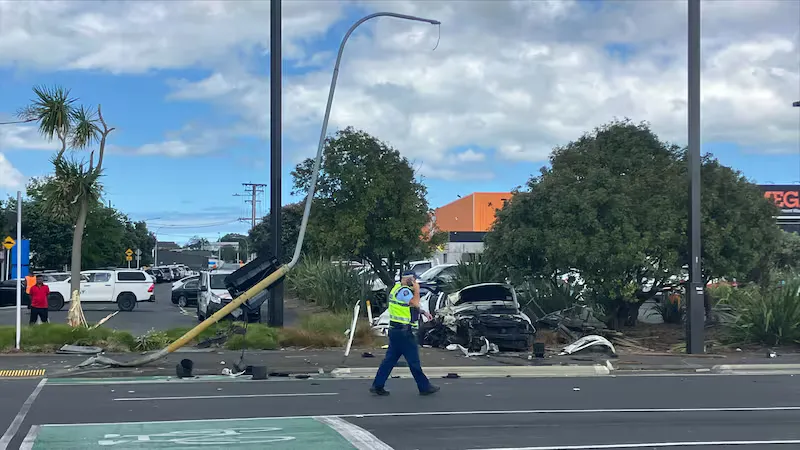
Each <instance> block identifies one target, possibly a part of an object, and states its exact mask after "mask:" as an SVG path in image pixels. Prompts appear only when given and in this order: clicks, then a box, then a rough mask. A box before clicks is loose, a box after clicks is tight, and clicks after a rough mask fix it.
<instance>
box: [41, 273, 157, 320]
mask: <svg viewBox="0 0 800 450" xmlns="http://www.w3.org/2000/svg"><path fill="white" fill-rule="evenodd" d="M70 280H71V278H67V279H66V280H64V281H58V282H51V283H46V284H47V286H48V287H50V296H49V297H48V299H47V301H48V309H50V310H51V311H58V310H60V309H62V308H63V307H64V304H65V303H67V302H69V301H70V299H71V298H72V296H71V295H70ZM154 301H156V298H155V280H153V278H152V277H151V276H150V275H148V274H147V273H146V272H145V271H143V270H138V269H117V270H86V271H83V272H81V302H84V303H116V304H117V307H118V308H119V309H120V311H133V309H134V308H136V304H137V303H138V302H154Z"/></svg>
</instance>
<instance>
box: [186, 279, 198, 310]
mask: <svg viewBox="0 0 800 450" xmlns="http://www.w3.org/2000/svg"><path fill="white" fill-rule="evenodd" d="M181 289H182V291H183V292H182V294H183V295H185V296H186V299H187V300H188V301H189V304H190V305H191V304H195V303H197V297H198V294H199V293H200V280H198V279H192V280H189V281H187V282H186V283H184V285H183V288H181Z"/></svg>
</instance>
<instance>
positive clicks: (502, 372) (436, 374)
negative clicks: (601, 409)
mask: <svg viewBox="0 0 800 450" xmlns="http://www.w3.org/2000/svg"><path fill="white" fill-rule="evenodd" d="M376 370H377V369H376V368H374V367H353V368H348V367H340V368H337V369H333V370H332V371H331V377H333V378H350V379H354V378H374V377H375V372H376ZM423 370H424V371H425V374H426V375H427V376H428V377H430V378H442V377H445V376H447V375H448V374H451V373H455V374H458V376H459V377H460V378H505V377H517V378H536V377H596V376H605V375H609V374H610V373H611V371H610V370H609V369H608V367H606V366H604V365H600V364H595V365H591V366H454V367H425V368H424V369H423ZM392 376H393V377H398V376H399V377H400V378H411V372H410V371H409V370H408V368H407V367H396V368H395V369H394V370H393V371H392Z"/></svg>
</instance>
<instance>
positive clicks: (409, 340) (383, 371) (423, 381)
mask: <svg viewBox="0 0 800 450" xmlns="http://www.w3.org/2000/svg"><path fill="white" fill-rule="evenodd" d="M412 310H415V312H416V314H414V315H416V316H417V320H414V317H412ZM418 318H419V283H417V280H416V278H415V274H414V272H405V273H403V277H402V278H401V280H400V282H399V283H397V284H395V285H394V287H392V290H391V292H390V293H389V349H388V350H386V357H384V358H383V362H381V365H380V367H378V373H377V374H375V380H374V381H373V382H372V387H370V388H369V391H370V392H372V393H373V394H376V395H389V391H387V390H386V389H384V385H385V384H386V380H388V379H389V375H391V373H392V369H394V366H395V365H396V364H397V361H399V360H400V357H401V356H402V357H404V358H405V359H406V362H408V368H409V370H410V371H411V375H413V376H414V381H416V382H417V389H419V393H420V394H421V395H430V394H433V393H435V392H437V391H438V390H439V387H438V386H434V385H432V384H431V382H430V381H429V380H428V377H426V376H425V374H424V373H423V372H422V365H421V364H420V360H419V347H418V344H417V338H416V336H415V334H414V330H415V328H416V327H417V326H418V325H417V324H418Z"/></svg>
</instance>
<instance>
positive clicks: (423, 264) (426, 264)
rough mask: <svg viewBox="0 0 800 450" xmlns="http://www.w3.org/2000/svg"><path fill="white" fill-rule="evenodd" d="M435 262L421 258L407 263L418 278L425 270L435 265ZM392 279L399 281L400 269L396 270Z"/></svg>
mask: <svg viewBox="0 0 800 450" xmlns="http://www.w3.org/2000/svg"><path fill="white" fill-rule="evenodd" d="M435 265H436V262H435V261H431V260H427V259H425V260H421V261H411V262H410V263H408V269H406V270H410V271H412V272H414V273H415V274H416V275H417V277H418V278H419V276H420V275H422V274H423V273H424V272H425V271H426V270H428V269H430V268H431V267H433V266H435ZM394 281H400V271H399V270H398V271H397V272H396V273H395V275H394Z"/></svg>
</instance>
